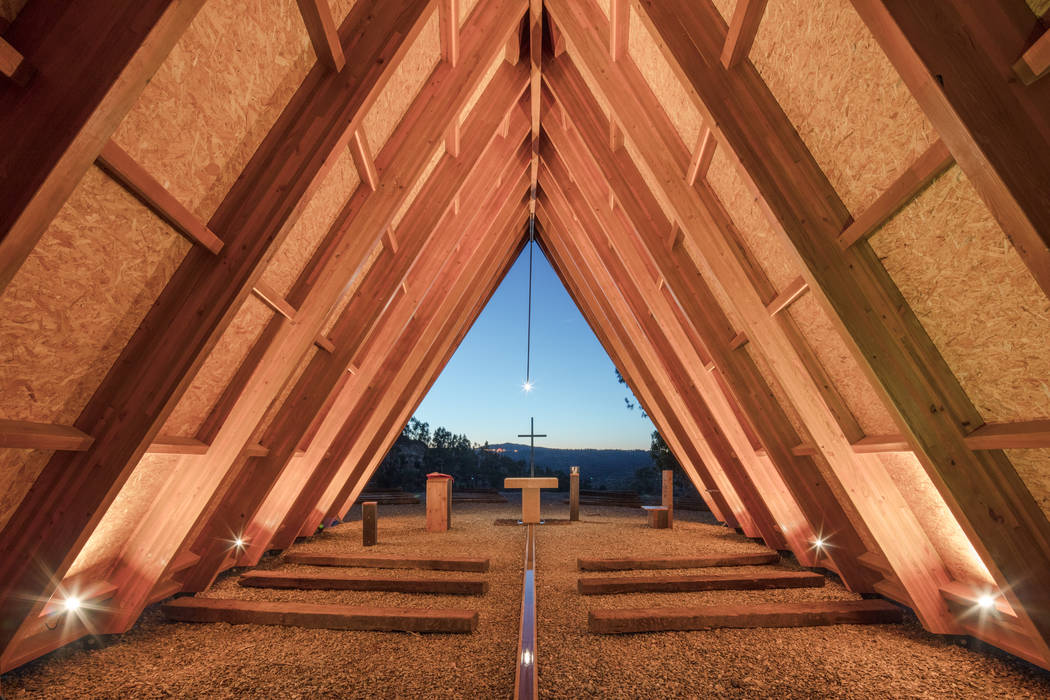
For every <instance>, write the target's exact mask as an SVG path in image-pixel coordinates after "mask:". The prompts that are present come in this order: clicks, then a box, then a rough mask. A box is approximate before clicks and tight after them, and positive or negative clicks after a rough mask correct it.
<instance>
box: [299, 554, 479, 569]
mask: <svg viewBox="0 0 1050 700" xmlns="http://www.w3.org/2000/svg"><path fill="white" fill-rule="evenodd" d="M284 560H285V561H286V562H288V563H289V564H305V565H307V566H348V567H356V568H360V569H429V570H430V571H470V572H474V573H484V572H486V571H488V570H489V560H488V559H477V558H471V557H446V558H443V559H432V558H423V557H409V556H404V555H401V554H310V553H308V552H289V553H288V554H285V555H284Z"/></svg>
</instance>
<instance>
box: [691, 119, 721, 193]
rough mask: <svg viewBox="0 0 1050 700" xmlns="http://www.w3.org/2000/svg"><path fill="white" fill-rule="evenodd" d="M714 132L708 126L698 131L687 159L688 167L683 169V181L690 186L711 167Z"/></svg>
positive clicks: (716, 143) (713, 153)
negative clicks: (694, 145)
mask: <svg viewBox="0 0 1050 700" xmlns="http://www.w3.org/2000/svg"><path fill="white" fill-rule="evenodd" d="M717 145H718V142H717V141H715V132H714V130H712V129H711V127H709V126H705V127H704V128H703V129H702V130H701V131H700V136H699V137H698V138H697V141H696V148H694V149H693V155H692V157H691V158H690V159H689V168H688V169H687V170H686V171H685V181H686V182H688V183H689V186H690V187H692V186H693V185H695V184H696V181H697V180H699V179H702V178H704V177H706V176H707V169H708V168H710V167H711V159H712V158H714V157H715V147H716V146H717Z"/></svg>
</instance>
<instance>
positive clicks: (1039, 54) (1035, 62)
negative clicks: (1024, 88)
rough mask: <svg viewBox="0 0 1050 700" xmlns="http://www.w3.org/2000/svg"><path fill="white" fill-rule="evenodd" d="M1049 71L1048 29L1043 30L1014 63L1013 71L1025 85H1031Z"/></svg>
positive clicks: (1049, 43) (1049, 44)
mask: <svg viewBox="0 0 1050 700" xmlns="http://www.w3.org/2000/svg"><path fill="white" fill-rule="evenodd" d="M1047 71H1050V31H1045V32H1043V33H1042V34H1041V35H1040V36H1039V38H1038V39H1036V40H1035V42H1034V43H1033V44H1032V45H1031V46H1029V47H1028V50H1026V51H1025V52H1024V53H1023V54H1021V58H1019V59H1017V63H1015V64H1014V73H1016V74H1017V77H1018V78H1020V79H1021V82H1022V83H1024V84H1025V85H1031V84H1032V83H1034V82H1035V81H1036V80H1039V78H1042V77H1043V76H1044V75H1046V73H1047Z"/></svg>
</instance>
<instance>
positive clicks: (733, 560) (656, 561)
mask: <svg viewBox="0 0 1050 700" xmlns="http://www.w3.org/2000/svg"><path fill="white" fill-rule="evenodd" d="M779 560H780V555H779V554H778V553H776V552H765V553H759V554H724V555H715V556H707V557H665V558H664V557H662V558H655V557H629V558H625V559H585V558H582V557H581V558H579V559H577V560H576V566H578V567H579V569H580V571H624V570H627V569H703V568H706V567H709V566H759V565H762V564H775V563H776V562H778V561H779Z"/></svg>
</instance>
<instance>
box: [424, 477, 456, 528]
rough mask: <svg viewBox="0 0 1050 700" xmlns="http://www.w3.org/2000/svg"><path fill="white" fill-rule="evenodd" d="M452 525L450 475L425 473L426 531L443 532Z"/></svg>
mask: <svg viewBox="0 0 1050 700" xmlns="http://www.w3.org/2000/svg"><path fill="white" fill-rule="evenodd" d="M450 527H452V477H451V476H449V475H448V474H441V473H439V472H431V473H430V474H427V532H444V531H445V530H447V529H449V528H450Z"/></svg>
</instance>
